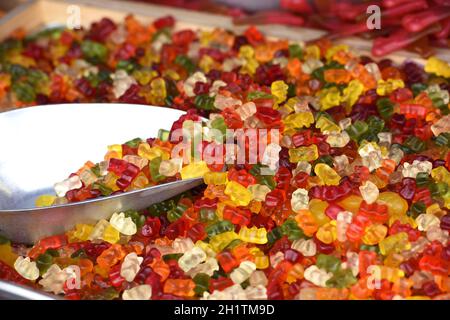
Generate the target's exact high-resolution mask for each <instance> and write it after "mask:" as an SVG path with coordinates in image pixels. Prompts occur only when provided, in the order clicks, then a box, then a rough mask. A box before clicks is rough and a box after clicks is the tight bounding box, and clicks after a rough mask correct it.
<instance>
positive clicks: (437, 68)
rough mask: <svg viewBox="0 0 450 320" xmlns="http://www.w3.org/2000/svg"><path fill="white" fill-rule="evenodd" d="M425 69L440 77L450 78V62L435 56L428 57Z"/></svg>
mask: <svg viewBox="0 0 450 320" xmlns="http://www.w3.org/2000/svg"><path fill="white" fill-rule="evenodd" d="M425 71H426V72H428V73H434V74H436V75H438V76H441V77H445V78H450V63H448V62H445V61H444V60H441V59H439V58H436V57H430V58H428V60H427V63H426V64H425Z"/></svg>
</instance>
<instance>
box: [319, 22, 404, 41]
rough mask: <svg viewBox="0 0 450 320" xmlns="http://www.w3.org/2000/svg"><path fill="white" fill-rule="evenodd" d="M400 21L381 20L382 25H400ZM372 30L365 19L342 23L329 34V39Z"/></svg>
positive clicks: (383, 26)
mask: <svg viewBox="0 0 450 320" xmlns="http://www.w3.org/2000/svg"><path fill="white" fill-rule="evenodd" d="M399 24H400V21H399V20H398V19H383V20H382V21H381V27H382V28H385V27H389V26H395V25H399ZM366 31H369V32H371V31H372V30H370V29H368V28H367V23H366V22H365V21H362V22H358V23H352V24H342V25H340V26H339V28H337V29H336V30H335V31H334V32H331V33H330V34H328V35H327V38H328V39H337V38H341V37H346V36H351V35H355V34H358V33H362V32H366Z"/></svg>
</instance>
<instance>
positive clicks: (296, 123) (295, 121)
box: [282, 111, 314, 131]
mask: <svg viewBox="0 0 450 320" xmlns="http://www.w3.org/2000/svg"><path fill="white" fill-rule="evenodd" d="M282 121H283V124H284V125H285V127H288V128H289V129H299V128H303V127H305V128H309V127H310V126H311V124H312V123H314V115H313V114H312V112H310V111H307V112H299V113H293V114H290V115H288V116H286V117H284V118H283V120H282ZM285 131H287V130H286V129H285Z"/></svg>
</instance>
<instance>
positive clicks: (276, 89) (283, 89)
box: [270, 80, 289, 103]
mask: <svg viewBox="0 0 450 320" xmlns="http://www.w3.org/2000/svg"><path fill="white" fill-rule="evenodd" d="M288 88H289V86H288V85H287V84H286V83H284V81H283V80H278V81H274V82H272V84H271V86H270V91H271V93H272V95H273V96H274V97H275V98H276V102H277V103H282V102H283V101H284V100H286V97H287V93H288Z"/></svg>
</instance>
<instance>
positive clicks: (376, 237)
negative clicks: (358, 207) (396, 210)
mask: <svg viewBox="0 0 450 320" xmlns="http://www.w3.org/2000/svg"><path fill="white" fill-rule="evenodd" d="M387 231H388V230H387V227H386V226H385V225H382V224H378V223H374V224H371V225H370V226H368V227H367V228H366V229H365V231H364V235H363V237H362V241H363V242H364V244H367V245H369V246H373V245H376V244H378V243H380V241H382V240H383V239H384V238H385V237H386V234H387Z"/></svg>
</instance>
